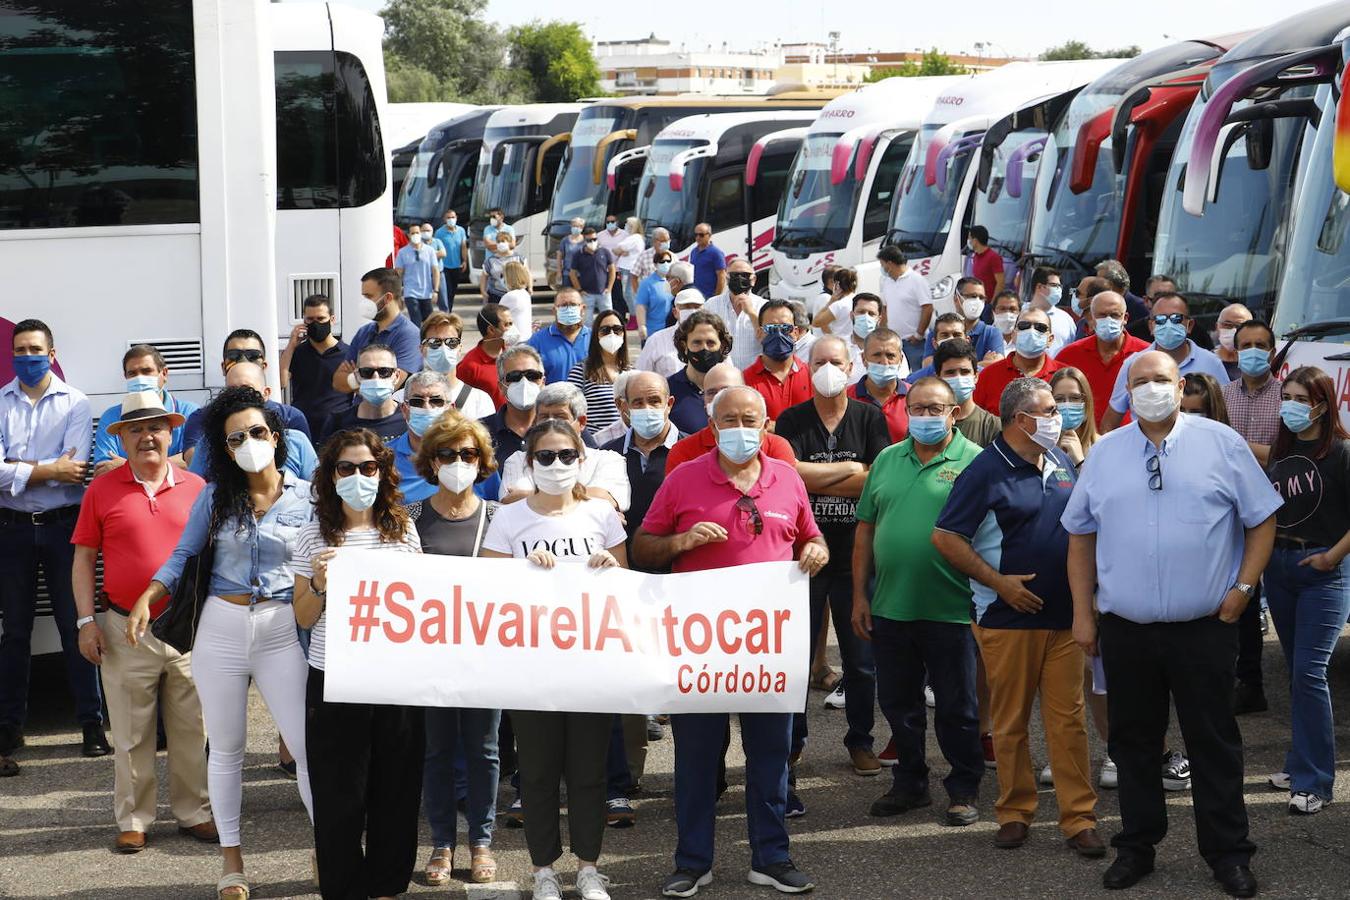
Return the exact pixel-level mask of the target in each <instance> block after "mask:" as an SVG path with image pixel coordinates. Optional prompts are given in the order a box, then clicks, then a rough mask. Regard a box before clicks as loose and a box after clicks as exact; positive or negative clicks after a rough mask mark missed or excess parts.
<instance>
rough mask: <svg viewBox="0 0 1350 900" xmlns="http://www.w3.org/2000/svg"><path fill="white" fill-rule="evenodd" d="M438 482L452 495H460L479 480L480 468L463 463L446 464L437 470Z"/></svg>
mask: <svg viewBox="0 0 1350 900" xmlns="http://www.w3.org/2000/svg"><path fill="white" fill-rule="evenodd" d="M436 480H437V481H439V482H440V483H441V487H443V488H445V489H446V490H447V491H449V492H450V493H452V494H460V493H463V492H464V491H466V490H468V489H469V488H470V487H472V486H473V484H474V482H476V481H477V480H478V467H477V466H475V465H474V464H473V463H466V462H463V461H462V460H461V461H458V462H452V463H446V464H444V465H442V466H441V467H440V468H438V469H437V470H436Z"/></svg>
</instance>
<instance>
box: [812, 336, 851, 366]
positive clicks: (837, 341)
mask: <svg viewBox="0 0 1350 900" xmlns="http://www.w3.org/2000/svg"><path fill="white" fill-rule="evenodd" d="M825 357H828V359H826V362H838V361H839V360H841V359H842V360H843V362H842V363H838V364H839V365H841V366H842V365H844V364H845V363H847V362H848V361H849V352H848V344H846V343H845V342H844V339H843V338H841V337H839V335H837V334H827V335H825V336H823V337H820V338H817V339H816V342H815V343H814V344H812V345H811V362H812V363H814V362H816V360H818V359H821V358H825ZM812 368H814V366H812Z"/></svg>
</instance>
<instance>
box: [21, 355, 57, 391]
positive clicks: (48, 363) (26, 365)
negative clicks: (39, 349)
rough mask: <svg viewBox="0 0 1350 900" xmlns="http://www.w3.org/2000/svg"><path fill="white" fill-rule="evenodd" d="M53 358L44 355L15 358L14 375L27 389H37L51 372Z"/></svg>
mask: <svg viewBox="0 0 1350 900" xmlns="http://www.w3.org/2000/svg"><path fill="white" fill-rule="evenodd" d="M51 368H52V358H51V357H50V356H48V355H47V354H45V353H43V354H42V355H41V356H16V357H14V374H15V375H17V376H19V381H21V382H23V383H24V385H26V386H27V387H37V386H38V385H39V384H41V383H42V379H44V378H46V377H47V373H48V372H50V371H51Z"/></svg>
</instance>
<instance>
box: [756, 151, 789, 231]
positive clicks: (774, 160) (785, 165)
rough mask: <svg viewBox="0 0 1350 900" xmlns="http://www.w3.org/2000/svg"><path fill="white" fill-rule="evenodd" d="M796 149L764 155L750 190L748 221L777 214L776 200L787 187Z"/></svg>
mask: <svg viewBox="0 0 1350 900" xmlns="http://www.w3.org/2000/svg"><path fill="white" fill-rule="evenodd" d="M796 155H797V148H796V146H795V145H793V146H792V148H791V152H790V153H766V154H764V156H763V158H761V159H760V161H759V175H758V176H757V177H756V179H755V186H754V187H753V188H751V189H750V201H751V205H750V220H751V221H752V222H757V221H759V220H760V219H766V218H769V217H771V216H775V215H777V214H778V199H779V198H780V197H782V196H783V189H784V188H785V187H786V186H787V177H788V172H790V171H791V170H792V160H793V159H794V158H795V157H796Z"/></svg>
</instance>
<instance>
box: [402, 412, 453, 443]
mask: <svg viewBox="0 0 1350 900" xmlns="http://www.w3.org/2000/svg"><path fill="white" fill-rule="evenodd" d="M443 412H445V407H441V408H440V409H412V410H409V411H408V430H409V431H411V432H412V433H413V434H415V435H417V436H418V437H421V436H422V435H424V434H426V433H427V429H428V428H430V427H431V425H432V423H434V422H435V421H436V420H437V419H439V418H440V417H441V413H443Z"/></svg>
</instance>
